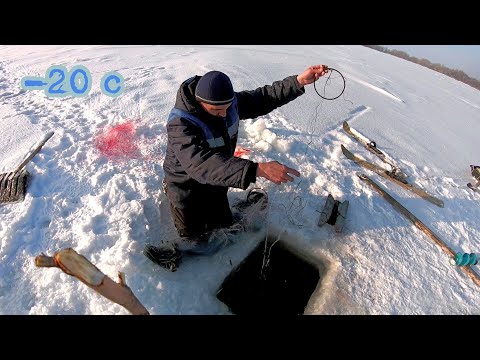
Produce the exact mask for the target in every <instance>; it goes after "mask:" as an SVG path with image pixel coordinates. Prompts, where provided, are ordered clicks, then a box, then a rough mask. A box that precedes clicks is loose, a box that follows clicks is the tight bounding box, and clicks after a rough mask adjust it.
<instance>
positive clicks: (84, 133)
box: [0, 45, 480, 315]
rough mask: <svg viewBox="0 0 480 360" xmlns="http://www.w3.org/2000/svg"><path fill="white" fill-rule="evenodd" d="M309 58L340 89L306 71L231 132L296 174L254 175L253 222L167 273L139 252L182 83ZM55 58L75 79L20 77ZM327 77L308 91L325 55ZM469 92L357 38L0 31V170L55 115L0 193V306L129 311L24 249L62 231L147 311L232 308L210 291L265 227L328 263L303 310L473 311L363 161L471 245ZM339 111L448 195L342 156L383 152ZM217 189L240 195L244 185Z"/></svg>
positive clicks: (474, 196)
mask: <svg viewBox="0 0 480 360" xmlns="http://www.w3.org/2000/svg"><path fill="white" fill-rule="evenodd" d="M412 55H414V54H412ZM432 60H433V59H432ZM315 64H327V65H328V66H330V67H331V68H334V69H336V70H338V71H339V72H340V73H341V74H342V75H343V77H344V78H345V91H344V93H343V95H342V96H340V97H338V98H337V99H335V100H324V99H323V98H321V97H320V96H319V93H320V94H321V92H319V93H317V92H316V91H315V88H314V87H313V85H308V86H307V87H306V88H305V94H303V95H302V96H300V97H299V98H297V99H295V100H294V101H292V102H290V103H288V104H287V105H285V106H283V107H280V108H277V109H275V110H274V111H272V112H271V113H270V114H267V115H265V116H261V117H258V118H255V119H247V120H245V121H242V122H241V124H240V128H239V140H238V145H239V146H241V147H244V148H247V149H250V150H251V151H250V152H249V153H247V154H245V155H242V156H243V157H244V158H247V159H250V160H252V161H255V162H266V161H272V160H276V161H279V162H281V163H283V164H285V165H287V166H289V167H292V168H295V169H297V170H298V171H299V172H300V173H301V177H299V178H296V179H295V180H294V181H293V182H291V183H288V184H283V185H275V184H273V183H271V182H269V181H267V180H266V179H263V178H258V179H257V182H256V183H255V185H254V186H256V187H261V188H263V189H264V190H265V191H266V192H267V193H268V195H269V205H268V216H267V219H266V221H265V223H264V224H262V227H261V229H259V230H258V231H256V232H253V233H251V234H243V235H240V236H239V237H238V238H236V239H235V240H234V241H233V243H232V244H231V245H230V246H228V247H225V248H223V249H221V250H220V251H219V252H218V253H216V254H214V255H211V256H198V257H192V258H188V259H186V260H184V262H183V263H182V264H181V265H180V267H179V269H178V270H177V271H176V272H173V273H172V272H168V271H166V270H165V269H163V268H160V267H159V266H157V265H156V264H154V263H152V262H151V261H150V260H149V259H147V258H146V257H145V256H144V255H143V254H142V250H143V248H144V246H145V245H146V244H153V245H157V244H159V243H160V242H161V241H162V240H165V239H167V240H169V239H172V238H175V236H176V231H175V229H174V227H173V224H172V221H171V218H170V214H169V212H168V204H167V202H166V198H165V195H164V194H163V193H162V190H161V182H162V179H163V176H164V173H163V169H162V163H163V158H164V156H165V150H166V144H167V133H166V127H165V124H166V120H167V117H168V113H169V112H170V110H171V108H172V106H173V105H174V101H175V96H176V92H177V90H178V86H179V85H180V83H181V82H182V81H184V80H185V79H187V78H189V77H191V76H193V75H202V74H204V73H206V72H207V71H210V70H220V71H223V72H225V73H226V74H228V75H229V76H230V78H231V80H232V83H233V85H234V88H235V90H237V91H240V90H252V89H256V88H258V87H261V86H264V85H269V84H272V83H273V82H274V81H277V80H281V79H284V78H285V77H287V76H290V75H296V74H299V73H301V72H303V71H304V70H305V69H306V68H308V66H311V65H315ZM51 66H57V69H64V70H65V71H68V72H69V73H68V76H70V75H71V74H73V71H74V70H75V69H77V70H78V71H77V70H75V71H77V72H76V73H75V74H76V75H78V76H79V77H81V76H82V74H87V73H90V74H91V84H92V85H91V88H90V89H85V92H86V96H84V97H80V96H73V95H72V94H75V93H74V92H73V90H72V92H71V93H70V94H69V95H67V96H64V97H53V96H51V94H50V93H48V92H46V91H44V90H35V89H33V88H28V87H27V88H22V79H23V80H25V79H27V77H28V79H30V80H32V79H34V78H38V79H42V78H43V79H44V80H45V76H46V73H47V69H50V70H51ZM60 66H63V67H64V68H58V67H60ZM79 66H81V67H79ZM74 67H75V68H74ZM82 69H83V70H82ZM85 69H86V70H85ZM82 71H83V72H82ZM109 74H110V75H112V76H118V78H116V79H117V80H119V81H120V80H121V79H120V77H121V78H122V79H123V88H121V87H120V88H121V91H117V96H116V97H114V96H111V95H112V94H113V92H114V91H116V90H117V85H118V83H117V82H116V80H115V79H114V78H112V79H114V80H112V81H110V82H107V85H108V86H107V87H105V86H103V87H102V84H105V83H106V82H105V79H107V77H106V76H107V75H109ZM333 75H335V76H333ZM85 76H86V75H85ZM67 78H69V77H67ZM54 79H55V78H54ZM77 79H78V78H77ZM322 80H323V81H324V80H325V78H322V79H320V80H319V82H318V83H317V84H318V86H317V84H316V89H317V90H319V91H328V92H329V93H330V92H333V93H335V92H338V91H339V90H338V89H341V88H342V86H341V85H342V83H341V77H340V76H338V74H337V73H335V72H333V71H332V78H331V79H330V80H329V82H328V83H325V82H323V83H322ZM338 84H340V86H338ZM81 85H82V83H81V82H78V83H76V86H77V88H76V89H77V90H78V89H80V88H82V86H81ZM49 86H50V85H49ZM74 87H75V86H74ZM65 88H68V86H66V87H65ZM65 88H64V89H65ZM51 89H52V90H54V89H57V90H58V87H57V88H56V87H51ZM332 89H333V90H332ZM332 97H333V96H332ZM479 109H480V92H479V91H478V90H476V89H474V88H472V87H470V86H468V85H465V84H463V83H460V82H458V81H457V80H455V79H452V78H449V77H446V76H445V75H443V74H440V73H436V72H434V71H432V70H430V69H427V68H425V67H422V66H419V65H417V64H414V63H411V62H408V61H405V60H403V59H399V58H397V57H394V56H391V55H388V54H384V53H381V52H378V51H375V50H372V49H369V48H366V47H362V46H334V45H328V46H310V45H309V46H280V45H271V46H263V45H262V46H259V45H255V46H253V45H252V46H248V45H243V46H235V45H232V46H220V45H218V46H198V45H192V46H174V45H169V46H141V45H132V46H97V45H95V46H93V45H92V46H87V45H85V46H0V122H1V125H2V127H1V128H2V132H1V133H0V172H9V171H13V169H14V168H15V167H16V166H17V165H18V164H19V163H20V162H21V161H22V159H24V158H25V157H26V156H27V154H28V153H29V152H30V151H31V150H32V149H33V148H34V147H35V145H37V144H38V143H39V142H40V141H41V140H42V139H44V138H45V137H46V136H47V135H48V134H49V133H50V132H52V131H53V132H54V135H53V136H52V137H51V138H50V139H49V140H48V141H47V142H46V144H45V145H44V147H43V149H42V150H41V151H40V153H38V154H37V155H36V156H35V157H34V158H33V159H32V160H31V161H30V162H29V163H28V164H27V166H26V168H27V170H28V171H29V172H30V174H31V180H30V183H29V185H28V188H27V192H26V195H25V199H24V200H23V201H22V202H16V203H5V204H1V205H0V260H1V261H0V314H15V315H17V314H31V315H38V314H52V315H53V314H55V315H128V314H129V312H128V311H127V310H126V309H125V308H124V307H122V306H120V305H118V304H116V303H114V302H112V301H109V300H108V299H106V298H105V297H102V296H101V295H99V294H98V293H96V292H95V291H94V290H92V289H91V288H89V287H87V286H86V285H85V284H83V283H82V282H81V281H79V280H78V279H76V278H74V277H73V276H70V275H67V274H65V273H64V272H62V271H61V270H60V269H58V268H39V267H36V266H35V262H34V259H35V257H36V256H38V255H40V254H46V255H48V256H52V255H53V254H54V253H55V252H56V251H59V250H61V249H65V248H73V249H74V250H75V251H76V252H78V253H79V254H81V255H83V256H84V257H86V258H87V259H88V260H89V261H90V262H91V263H92V264H94V265H95V266H96V267H97V268H98V269H99V270H100V271H102V272H103V273H104V274H105V275H106V276H108V277H109V278H111V279H113V280H115V281H116V279H117V273H118V271H122V272H124V274H125V278H126V283H127V285H128V286H129V287H130V288H131V290H132V291H133V293H134V294H135V296H136V297H137V298H138V299H139V301H140V302H141V303H142V304H143V305H144V306H145V308H146V309H147V310H148V311H149V313H150V314H151V315H172V314H173V315H185V314H187V315H188V314H205V315H231V314H232V311H230V309H229V308H228V306H227V305H226V304H224V303H222V302H221V301H219V300H218V299H217V297H216V292H217V291H218V289H219V287H220V286H221V284H222V282H223V280H224V279H225V278H226V277H227V276H228V274H229V273H230V272H231V271H232V270H233V269H234V268H235V267H236V266H238V265H239V264H240V263H241V262H242V261H243V260H244V259H245V258H246V257H247V256H248V255H249V254H250V253H251V251H252V250H253V249H254V248H255V247H256V246H258V245H259V244H263V243H264V242H265V239H266V238H267V237H268V236H269V237H273V238H275V239H277V240H278V241H281V243H282V244H284V245H285V246H286V247H288V248H289V249H291V251H292V252H293V253H295V254H297V255H298V256H300V257H302V258H303V259H304V260H305V261H308V262H309V263H311V264H313V265H314V266H316V267H318V268H319V269H322V270H321V272H320V270H319V272H320V273H321V276H320V282H319V284H318V285H317V287H316V289H315V291H314V292H313V293H312V295H311V297H310V299H309V301H308V304H307V305H306V307H305V312H304V314H306V315H311V314H314V315H324V314H327V315H330V314H332V315H337V314H344V315H350V314H366V315H377V314H381V315H404V314H415V315H426V314H460V315H470V314H480V292H479V291H478V286H477V285H476V284H475V283H474V282H473V281H472V279H470V278H469V277H468V276H467V275H466V273H465V272H464V271H462V269H461V268H460V267H457V266H455V265H454V264H452V262H451V260H452V259H451V258H450V257H449V256H448V255H447V254H445V253H444V252H443V251H442V250H441V249H440V248H439V247H438V245H437V244H435V243H434V242H433V241H432V240H431V239H430V238H429V237H427V236H426V235H425V234H424V233H423V232H422V231H420V230H419V229H417V228H416V227H415V226H414V225H413V224H412V223H411V222H410V221H409V220H407V219H406V218H405V217H404V216H403V215H401V214H400V213H398V212H396V211H395V210H394V208H393V207H392V206H391V205H390V204H389V203H387V202H386V201H385V199H383V198H382V197H381V196H380V195H379V194H378V193H376V192H375V191H373V190H372V189H371V188H370V187H368V186H367V185H366V184H365V183H364V182H362V181H361V180H360V179H359V177H358V175H357V173H358V172H362V173H365V174H366V175H367V176H369V177H370V178H371V179H372V180H374V181H376V182H377V183H378V184H379V185H380V186H381V187H382V188H383V189H384V190H386V191H388V193H389V194H391V196H393V197H394V198H395V199H396V200H397V201H398V202H400V203H401V204H402V205H403V206H404V207H405V208H407V209H408V210H409V211H411V212H412V213H413V214H414V215H415V216H416V217H417V218H419V219H420V220H421V221H422V222H423V223H424V224H425V225H426V226H428V227H429V228H430V229H431V230H432V231H434V232H435V233H436V234H437V235H438V236H439V238H441V239H442V240H443V241H444V242H445V243H446V244H447V245H448V246H449V247H450V248H452V249H453V250H454V251H455V252H465V253H477V254H478V252H479V247H480V241H479V239H480V223H479V222H478V218H479V217H480V208H479V206H478V201H479V194H478V193H474V192H473V191H472V190H470V189H468V188H467V187H466V183H468V182H471V181H472V180H473V177H472V176H471V173H470V167H469V165H470V164H477V165H480V153H479V152H478V134H479V133H480V122H479V121H478V112H479ZM344 121H348V123H349V124H350V126H351V127H352V128H353V129H355V131H357V132H358V133H359V134H361V135H362V136H364V137H366V138H368V139H370V140H374V141H375V142H376V144H377V146H378V148H380V149H381V150H383V151H384V152H385V153H386V154H388V156H389V157H390V158H392V159H394V161H395V162H396V163H397V164H398V166H399V167H400V168H401V169H402V170H403V172H404V173H406V174H407V175H408V179H409V181H411V182H414V183H415V184H417V185H418V186H419V187H422V188H423V189H425V190H427V191H428V192H429V193H431V194H432V195H433V196H436V197H438V198H440V199H441V200H443V201H444V204H445V206H444V208H440V207H437V206H436V205H434V204H431V203H429V202H427V201H425V200H423V199H421V198H419V197H417V196H416V195H414V194H412V193H410V192H408V191H405V190H403V189H402V188H400V187H399V186H397V185H395V184H394V183H392V182H390V181H388V180H385V179H383V178H382V177H380V176H378V175H376V174H374V173H372V172H370V171H368V170H365V169H363V168H360V167H359V166H358V165H356V164H355V163H353V162H351V161H350V160H348V159H347V158H346V157H344V156H343V154H342V151H341V145H342V144H343V145H344V146H346V147H347V148H348V149H349V150H350V151H352V152H354V153H355V154H357V155H358V156H360V157H362V158H363V159H366V160H368V161H370V162H373V163H376V164H378V165H379V166H384V167H385V166H386V165H385V164H384V163H382V162H381V161H380V159H378V158H377V157H375V156H374V155H373V154H371V153H370V152H368V151H367V150H366V149H365V148H364V147H362V146H361V145H360V144H359V143H358V142H356V141H354V140H353V139H352V138H351V137H349V136H348V135H347V134H346V133H345V132H344V131H343V128H342V124H343V122H344ZM120 129H123V130H125V132H124V133H121V132H120ZM112 131H115V132H116V133H117V134H123V135H122V136H124V137H123V141H122V146H124V148H123V150H124V153H127V155H128V156H117V155H116V154H115V152H112V151H110V152H105V151H103V152H102V151H101V149H102V148H100V147H99V146H98V145H99V141H98V140H99V139H100V138H101V137H102V136H103V135H104V134H108V133H111V132H112ZM127 145H128V146H127ZM103 150H105V149H104V148H103ZM127 150H128V151H127ZM386 169H389V168H388V167H386ZM252 186H253V185H252ZM328 194H331V195H332V196H333V197H334V198H335V199H337V200H339V201H345V200H348V201H349V209H348V214H347V218H346V220H345V227H344V230H343V232H342V233H340V234H338V233H336V232H335V229H334V228H333V227H332V226H331V225H329V224H326V225H324V226H322V227H319V226H318V220H319V216H320V212H321V210H322V208H323V206H324V204H325V200H326V197H327V195H328ZM228 196H229V200H230V202H231V204H233V203H235V202H236V201H238V200H241V199H243V198H244V197H245V191H243V190H241V189H230V191H229V193H228ZM472 268H473V270H474V271H477V272H478V269H477V266H472Z"/></svg>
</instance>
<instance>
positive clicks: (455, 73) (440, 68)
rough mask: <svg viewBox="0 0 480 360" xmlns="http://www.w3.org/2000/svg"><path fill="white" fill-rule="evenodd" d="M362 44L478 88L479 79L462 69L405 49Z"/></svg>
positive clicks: (479, 85)
mask: <svg viewBox="0 0 480 360" xmlns="http://www.w3.org/2000/svg"><path fill="white" fill-rule="evenodd" d="M364 46H366V47H368V48H371V49H374V50H377V51H381V52H383V53H387V54H390V55H393V56H397V57H399V58H402V59H405V60H408V61H410V62H413V63H416V64H419V65H422V66H425V67H427V68H429V69H432V70H434V71H437V72H439V73H442V74H444V75H447V76H449V77H451V78H454V79H456V80H458V81H461V82H463V83H465V84H467V85H470V86H472V87H474V88H475V89H477V90H480V81H479V80H477V79H475V78H472V77H470V76H468V75H467V74H465V73H464V72H463V71H462V70H457V69H450V68H448V67H446V66H444V65H442V64H439V63H432V62H431V61H429V60H427V59H419V58H416V57H415V56H410V55H408V54H407V53H406V52H405V51H401V50H395V49H388V48H386V47H385V46H380V45H364Z"/></svg>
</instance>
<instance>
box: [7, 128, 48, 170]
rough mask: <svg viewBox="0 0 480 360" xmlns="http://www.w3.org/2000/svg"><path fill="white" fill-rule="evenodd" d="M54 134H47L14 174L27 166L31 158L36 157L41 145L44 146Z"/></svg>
mask: <svg viewBox="0 0 480 360" xmlns="http://www.w3.org/2000/svg"><path fill="white" fill-rule="evenodd" d="M53 134H54V132H53V131H52V132H50V133H48V135H47V137H46V138H45V139H43V141H42V142H41V143H40V145H38V146H37V147H36V148H35V150H33V152H32V153H31V154H30V155H29V156H28V157H27V158H26V159H25V160H23V161H22V163H21V164H20V165H19V166H18V167H17V169H16V170H15V173H17V172H19V171H20V170H22V168H23V167H24V166H25V165H27V163H28V162H29V161H30V160H32V159H33V157H34V156H35V155H37V153H38V152H39V151H40V150H41V149H42V147H43V145H45V143H46V142H47V141H48V140H49V139H50V138H51V137H52V136H53Z"/></svg>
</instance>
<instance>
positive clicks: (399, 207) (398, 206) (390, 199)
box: [357, 173, 480, 286]
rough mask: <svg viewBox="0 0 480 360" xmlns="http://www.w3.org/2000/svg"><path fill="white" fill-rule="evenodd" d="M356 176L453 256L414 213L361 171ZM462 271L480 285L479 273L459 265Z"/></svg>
mask: <svg viewBox="0 0 480 360" xmlns="http://www.w3.org/2000/svg"><path fill="white" fill-rule="evenodd" d="M357 175H358V177H359V178H360V179H361V180H363V181H364V182H366V183H367V184H368V185H370V186H371V187H372V188H373V189H374V190H376V191H377V192H378V193H379V194H380V195H381V196H382V197H383V198H384V199H385V200H387V201H388V202H389V203H390V204H392V205H393V207H394V208H395V209H396V210H398V211H399V212H401V213H402V214H403V215H405V217H406V218H407V219H409V220H410V221H411V222H413V223H414V224H415V226H416V227H417V228H419V229H420V230H422V231H423V232H424V233H425V234H427V235H428V236H429V237H430V238H431V239H432V240H433V241H434V242H435V243H436V244H437V245H438V246H439V247H440V248H441V249H442V250H443V251H444V252H445V253H446V254H447V255H448V256H450V257H452V258H455V251H453V250H452V249H451V248H450V247H449V246H448V245H447V244H445V242H444V241H442V240H441V239H440V238H439V237H438V236H437V235H436V234H435V233H434V232H433V231H432V230H430V229H429V228H428V226H427V225H425V224H424V223H423V222H421V221H420V220H419V219H418V218H417V217H416V216H415V215H413V214H412V213H411V212H410V211H409V210H407V209H406V208H405V207H404V206H403V205H402V204H400V203H399V202H398V201H397V200H395V199H394V198H393V197H392V196H390V195H389V194H388V193H387V192H385V190H383V189H382V188H381V187H380V186H379V185H378V184H377V183H375V182H374V181H373V180H372V179H370V178H369V177H368V176H367V175H365V174H363V173H357ZM460 268H461V269H462V270H463V271H465V272H466V273H467V275H468V276H469V277H470V278H471V279H472V280H473V281H474V282H475V284H477V285H478V286H480V275H478V274H477V273H476V272H475V271H473V269H472V268H470V267H469V266H461V267H460Z"/></svg>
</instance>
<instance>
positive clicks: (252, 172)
mask: <svg viewBox="0 0 480 360" xmlns="http://www.w3.org/2000/svg"><path fill="white" fill-rule="evenodd" d="M200 78H201V77H200V76H194V77H192V78H190V79H188V80H186V81H184V82H183V83H182V85H181V86H180V89H179V90H178V92H177V99H176V102H175V108H177V109H180V110H183V111H186V112H188V113H190V114H192V115H194V116H195V117H196V118H197V119H200V120H201V121H202V122H203V124H202V125H203V126H204V125H206V127H207V128H208V129H209V130H210V131H211V133H213V134H214V135H215V136H217V138H220V139H221V138H223V141H221V140H220V143H221V144H222V145H223V146H218V145H217V146H216V147H212V146H211V145H212V144H211V143H209V142H208V141H207V139H206V135H205V131H204V130H202V127H200V126H198V124H195V123H194V122H192V121H191V120H189V119H187V118H185V117H182V116H173V115H172V116H171V117H170V119H169V121H168V124H167V132H168V144H167V152H166V156H165V161H164V163H163V169H164V171H165V181H166V184H167V196H168V199H169V201H170V209H171V211H172V214H173V217H174V220H175V226H176V228H177V230H178V232H179V234H180V236H197V235H200V234H202V233H204V232H205V231H207V230H210V229H213V228H216V227H223V226H229V225H230V224H231V222H232V213H231V210H230V206H229V203H228V197H227V191H228V188H229V187H235V188H240V189H244V190H245V189H246V188H247V187H248V186H249V184H250V183H254V182H255V181H256V171H257V163H254V162H252V161H250V160H246V159H241V158H238V157H234V156H233V154H234V152H235V147H236V144H237V137H238V124H237V127H236V128H234V127H230V134H229V131H228V130H229V129H227V121H226V120H225V118H222V117H216V116H212V115H210V114H209V113H207V112H206V111H205V110H204V109H203V108H202V107H201V106H200V104H199V103H198V102H197V101H196V100H195V95H194V94H195V87H196V85H197V83H198V80H199V79H200ZM304 93H305V90H304V88H303V87H300V84H299V83H298V81H297V77H296V75H293V76H289V77H287V78H285V79H284V80H282V81H276V82H274V83H273V84H272V85H266V86H263V87H260V88H258V89H256V90H252V91H241V92H236V93H235V97H236V101H234V103H233V105H232V106H231V107H230V108H231V109H230V108H229V112H230V113H231V114H235V113H238V118H239V120H244V119H251V118H256V117H258V116H262V115H266V114H268V113H269V112H271V111H272V110H274V109H276V108H278V107H280V106H282V105H285V104H287V103H288V102H290V101H292V100H294V99H295V98H297V97H298V96H300V95H302V94H304ZM233 106H236V108H235V109H233V108H232V107H233ZM227 117H228V115H227ZM232 128H234V130H233V131H232Z"/></svg>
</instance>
